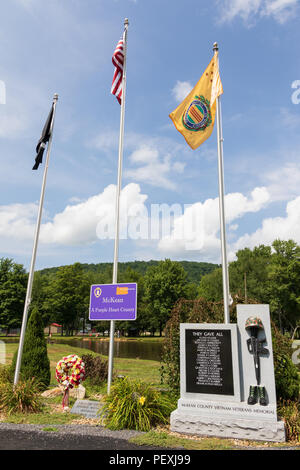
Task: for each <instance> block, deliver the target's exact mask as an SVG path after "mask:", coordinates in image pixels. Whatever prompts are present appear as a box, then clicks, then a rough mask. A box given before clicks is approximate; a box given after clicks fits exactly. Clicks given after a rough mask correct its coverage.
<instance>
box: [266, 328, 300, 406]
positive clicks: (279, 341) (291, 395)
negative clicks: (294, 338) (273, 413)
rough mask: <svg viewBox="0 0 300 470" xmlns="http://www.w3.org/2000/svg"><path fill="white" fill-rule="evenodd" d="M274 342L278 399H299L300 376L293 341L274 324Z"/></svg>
mask: <svg viewBox="0 0 300 470" xmlns="http://www.w3.org/2000/svg"><path fill="white" fill-rule="evenodd" d="M272 326H273V328H272V331H273V336H272V344H273V358H274V369H275V383H276V395H277V400H278V401H280V400H298V398H299V392H300V376H299V373H298V369H297V366H296V365H295V364H293V362H292V359H291V357H292V353H293V349H292V342H291V340H290V339H289V338H287V337H286V336H284V335H282V334H281V333H280V332H279V330H278V329H277V328H276V327H275V326H274V325H272Z"/></svg>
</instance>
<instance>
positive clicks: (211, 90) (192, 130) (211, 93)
mask: <svg viewBox="0 0 300 470" xmlns="http://www.w3.org/2000/svg"><path fill="white" fill-rule="evenodd" d="M222 93H223V87H222V83H221V79H220V74H219V63H218V53H217V52H216V53H215V54H214V56H213V58H212V59H211V61H210V63H209V64H208V66H207V67H206V69H205V71H204V73H203V74H202V76H201V77H200V80H199V81H198V83H196V85H195V86H194V88H193V89H192V91H191V92H190V93H189V94H188V95H187V96H186V97H185V99H184V100H183V101H182V103H180V104H179V106H177V108H176V109H174V111H172V113H171V114H170V115H169V116H170V118H171V119H172V121H173V124H174V126H175V127H176V129H177V130H178V131H179V132H180V133H181V134H182V135H183V137H184V138H185V140H186V142H187V144H188V145H189V146H190V147H191V148H192V149H196V148H198V147H199V145H201V144H202V143H203V142H205V140H206V139H208V137H209V136H210V135H211V133H212V131H213V128H214V122H215V116H216V107H217V97H218V96H220V95H221V94H222Z"/></svg>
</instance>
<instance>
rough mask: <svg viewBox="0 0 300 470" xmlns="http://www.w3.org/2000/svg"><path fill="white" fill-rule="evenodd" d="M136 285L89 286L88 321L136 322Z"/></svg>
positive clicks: (132, 283)
mask: <svg viewBox="0 0 300 470" xmlns="http://www.w3.org/2000/svg"><path fill="white" fill-rule="evenodd" d="M136 300H137V284H136V283H134V282H131V283H129V284H97V285H93V286H91V296H90V317H89V318H90V320H136V304H137V301H136Z"/></svg>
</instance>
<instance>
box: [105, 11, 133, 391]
mask: <svg viewBox="0 0 300 470" xmlns="http://www.w3.org/2000/svg"><path fill="white" fill-rule="evenodd" d="M128 25H129V21H128V18H125V20H124V26H125V29H124V33H123V44H124V64H123V77H122V97H121V116H120V136H119V159H118V184H117V192H116V206H115V207H116V209H115V247H114V266H113V280H112V282H113V284H117V282H118V254H119V231H120V195H121V183H122V161H123V140H124V117H125V94H126V55H127V31H128ZM114 334H115V321H114V320H111V322H110V338H109V357H108V378H107V394H108V395H109V393H110V387H111V382H112V372H113V360H114Z"/></svg>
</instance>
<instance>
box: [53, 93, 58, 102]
mask: <svg viewBox="0 0 300 470" xmlns="http://www.w3.org/2000/svg"><path fill="white" fill-rule="evenodd" d="M53 100H54V101H57V100H58V94H57V93H54V96H53Z"/></svg>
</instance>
